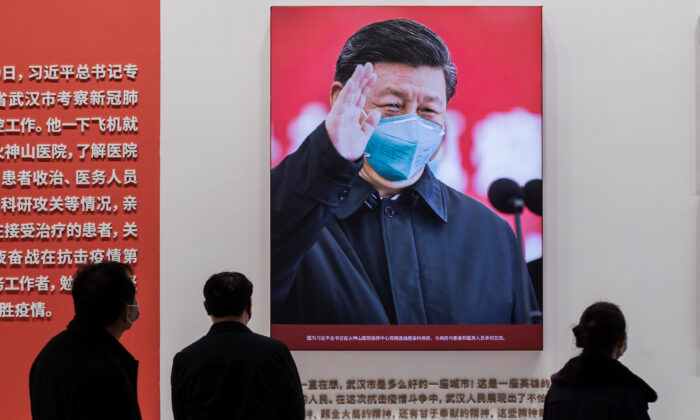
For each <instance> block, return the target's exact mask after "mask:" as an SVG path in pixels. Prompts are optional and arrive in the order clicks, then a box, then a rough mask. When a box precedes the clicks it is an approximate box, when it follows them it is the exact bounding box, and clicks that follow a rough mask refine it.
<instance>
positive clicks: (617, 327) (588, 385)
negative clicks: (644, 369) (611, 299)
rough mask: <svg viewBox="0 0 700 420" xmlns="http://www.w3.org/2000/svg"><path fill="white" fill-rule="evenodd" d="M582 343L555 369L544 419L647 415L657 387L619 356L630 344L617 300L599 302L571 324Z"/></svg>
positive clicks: (626, 419) (624, 419)
mask: <svg viewBox="0 0 700 420" xmlns="http://www.w3.org/2000/svg"><path fill="white" fill-rule="evenodd" d="M573 332H574V336H575V337H576V346H577V347H580V348H582V349H583V351H582V352H581V354H580V355H579V356H576V357H574V358H573V359H571V360H569V361H568V362H567V363H566V365H564V367H563V368H562V369H561V370H560V371H559V372H557V373H555V374H554V375H552V386H551V387H550V389H549V391H548V392H547V396H546V398H545V405H544V420H579V419H581V420H584V419H585V420H588V419H596V420H642V419H649V414H648V413H647V410H648V408H649V403H650V402H654V401H656V392H655V391H654V390H653V389H652V388H651V387H650V386H649V385H647V383H646V382H644V380H642V379H641V378H640V377H638V376H637V375H635V374H634V373H632V372H631V371H630V370H629V369H627V368H626V367H625V366H624V365H623V364H622V363H620V362H619V361H618V359H619V358H620V357H621V356H622V355H623V354H624V353H625V350H626V349H627V332H626V324H625V317H624V315H622V311H620V308H619V307H617V305H614V304H612V303H608V302H597V303H594V304H593V305H591V306H589V307H588V308H586V310H585V311H584V312H583V314H582V315H581V319H580V321H579V323H578V325H576V326H575V327H574V328H573Z"/></svg>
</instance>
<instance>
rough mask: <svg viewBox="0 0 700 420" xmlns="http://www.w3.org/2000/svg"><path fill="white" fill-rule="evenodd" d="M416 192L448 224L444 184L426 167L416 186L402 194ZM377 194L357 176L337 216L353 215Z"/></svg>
mask: <svg viewBox="0 0 700 420" xmlns="http://www.w3.org/2000/svg"><path fill="white" fill-rule="evenodd" d="M408 191H414V192H415V193H416V194H418V196H419V197H420V198H421V199H422V200H423V201H424V202H425V203H426V204H427V205H428V208H429V209H430V210H431V212H432V213H433V214H434V215H436V216H437V217H439V218H440V220H442V221H443V222H445V223H447V208H446V207H447V206H446V205H445V193H444V191H443V188H442V184H441V183H440V181H438V179H437V178H436V177H435V175H434V174H433V172H432V171H431V170H430V168H429V167H428V166H427V165H426V167H425V170H424V171H423V174H422V175H421V176H420V178H418V181H416V183H415V184H413V185H411V186H409V187H406V188H405V189H404V190H403V191H402V193H401V194H404V193H406V192H408ZM373 194H376V191H375V190H374V188H372V186H371V185H369V184H368V183H367V181H365V180H364V179H362V178H361V177H359V176H356V177H355V179H353V181H352V184H351V186H350V193H349V194H348V196H347V198H346V199H345V200H344V201H343V203H341V204H340V206H339V207H338V210H337V211H336V213H335V215H336V216H337V217H338V218H339V219H341V220H343V219H347V218H348V217H350V216H351V215H353V214H354V213H355V212H356V211H357V210H359V209H360V207H361V206H362V205H363V204H365V202H366V201H368V202H370V203H371V202H372V200H373V197H372V195H373Z"/></svg>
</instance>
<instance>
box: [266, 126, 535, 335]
mask: <svg viewBox="0 0 700 420" xmlns="http://www.w3.org/2000/svg"><path fill="white" fill-rule="evenodd" d="M361 166H362V163H356V162H350V161H348V160H346V159H345V158H343V157H342V156H340V154H338V152H337V151H336V150H335V148H334V147H333V144H332V143H331V140H330V138H329V137H328V132H327V131H326V128H325V124H321V125H319V126H318V128H316V130H314V131H313V132H312V133H311V134H310V135H309V137H308V138H307V139H306V140H305V141H304V143H303V144H302V145H301V146H300V147H299V149H297V151H296V152H294V153H292V154H291V155H289V156H287V157H286V158H285V159H284V160H283V161H282V162H281V163H280V164H279V165H277V166H276V167H275V168H274V169H272V171H271V173H270V188H271V203H270V208H271V223H272V225H271V226H272V243H271V246H272V250H271V251H272V254H271V258H272V259H271V264H272V266H271V268H272V273H271V274H272V277H271V285H272V290H271V293H272V295H271V300H272V322H273V323H282V324H421V325H424V324H510V323H514V324H522V323H527V322H529V319H528V314H527V308H525V302H526V300H528V299H529V301H530V302H532V303H533V304H534V306H535V307H536V306H537V304H536V300H535V294H534V292H533V291H532V285H531V284H529V279H524V281H527V282H528V283H527V284H526V285H525V287H524V285H523V283H522V281H521V274H522V272H521V268H522V267H521V263H520V262H519V261H520V260H519V255H518V244H517V242H516V240H515V236H514V235H513V230H512V229H511V228H510V226H509V225H508V223H506V221H505V220H503V219H502V218H501V217H499V216H498V215H496V214H495V213H494V212H492V211H491V210H489V209H488V208H487V207H486V206H484V205H482V204H481V203H479V202H477V201H476V200H474V199H472V198H470V197H467V196H466V195H464V194H462V193H461V192H458V191H455V190H453V189H452V188H450V187H448V186H447V185H445V184H443V183H442V182H440V180H438V179H437V178H436V177H435V175H434V174H433V173H432V172H431V171H430V168H426V169H425V171H424V172H423V175H421V177H420V178H419V180H418V181H417V182H416V183H415V184H413V185H411V186H410V187H408V188H406V189H405V190H403V191H402V193H401V195H400V196H399V197H398V199H396V200H379V199H378V193H377V192H376V191H375V190H374V188H373V187H372V186H371V185H370V184H368V183H367V182H365V181H364V180H363V179H362V178H361V177H360V176H359V175H358V172H359V171H360V168H361ZM525 293H527V295H528V296H527V298H526V295H525ZM357 308H362V310H361V311H358V310H357Z"/></svg>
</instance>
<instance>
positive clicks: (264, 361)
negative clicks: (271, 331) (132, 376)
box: [171, 272, 304, 420]
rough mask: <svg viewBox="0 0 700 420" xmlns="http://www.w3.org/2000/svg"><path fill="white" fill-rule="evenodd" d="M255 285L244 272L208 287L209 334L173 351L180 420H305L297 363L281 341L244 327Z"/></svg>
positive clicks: (219, 278) (173, 382)
mask: <svg viewBox="0 0 700 420" xmlns="http://www.w3.org/2000/svg"><path fill="white" fill-rule="evenodd" d="M252 294H253V284H252V283H251V282H250V281H248V279H247V278H246V277H245V276H244V275H243V274H240V273H235V272H225V273H219V274H214V275H213V276H211V277H210V278H209V280H207V282H206V284H205V285H204V299H205V300H204V308H205V309H206V311H207V314H208V315H209V316H210V317H211V319H212V321H213V322H214V325H212V327H211V329H210V330H209V333H208V334H207V335H205V336H204V337H202V338H200V339H199V340H197V341H195V342H194V343H192V344H191V345H189V346H187V347H186V348H185V349H184V350H182V351H181V352H179V353H178V354H176V355H175V358H174V360H173V371H172V376H171V385H172V403H173V413H174V415H175V419H176V420H185V419H188V420H194V419H208V420H215V419H227V420H234V419H241V420H249V419H260V420H263V419H284V420H296V419H299V420H301V419H303V418H304V397H303V394H302V391H301V382H300V380H299V374H298V373H297V368H296V365H295V364H294V360H293V359H292V355H291V354H290V353H289V349H287V346H286V345H285V344H284V343H282V342H281V341H277V340H273V339H271V338H268V337H265V336H262V335H259V334H255V333H254V332H252V331H251V330H249V329H248V327H246V324H247V323H248V321H249V320H250V317H251V306H252V302H251V295H252Z"/></svg>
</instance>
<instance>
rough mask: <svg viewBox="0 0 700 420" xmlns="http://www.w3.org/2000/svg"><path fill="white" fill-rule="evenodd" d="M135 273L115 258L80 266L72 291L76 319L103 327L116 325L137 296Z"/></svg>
mask: <svg viewBox="0 0 700 420" xmlns="http://www.w3.org/2000/svg"><path fill="white" fill-rule="evenodd" d="M133 273H134V272H133V270H132V269H131V267H129V266H128V265H127V264H123V263H119V262H114V261H108V262H102V263H99V264H89V265H86V266H84V267H82V268H80V269H79V270H78V271H77V272H76V273H75V277H74V278H73V287H72V290H71V295H72V296H73V307H74V308H75V316H76V318H80V319H81V320H83V321H85V322H89V323H91V324H95V325H97V326H100V327H106V326H108V325H111V324H113V323H114V321H116V320H117V318H119V314H120V313H121V312H122V310H124V306H125V305H128V304H129V303H131V302H132V301H133V300H134V296H135V295H136V286H134V281H133V280H132V278H131V275H132V274H133Z"/></svg>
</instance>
